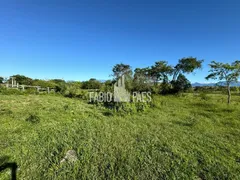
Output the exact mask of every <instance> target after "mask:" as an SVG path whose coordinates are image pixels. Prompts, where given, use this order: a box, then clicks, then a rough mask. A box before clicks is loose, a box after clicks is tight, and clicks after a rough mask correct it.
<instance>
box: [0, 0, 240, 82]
mask: <svg viewBox="0 0 240 180" xmlns="http://www.w3.org/2000/svg"><path fill="white" fill-rule="evenodd" d="M239 33H240V1H237V0H226V1H222V0H201V1H192V0H191V1H190V0H182V1H174V0H170V1H169V0H168V1H161V0H158V1H150V0H146V1H141V0H138V1H131V0H128V1H125V0H121V1H91V0H87V1H80V0H78V1H71V0H68V1H67V0H66V1H61V0H56V1H53V0H47V1H46V0H34V1H33V0H29V1H26V0H22V1H17V0H16V1H11V0H1V1H0V62H1V72H0V76H10V75H13V74H23V75H26V76H29V77H32V78H40V79H51V78H64V79H65V80H87V79H90V78H97V79H109V75H110V74H111V69H112V67H113V66H114V65H115V64H116V63H126V64H130V65H131V66H132V68H133V69H134V68H136V67H146V66H151V65H153V64H154V62H155V61H158V60H166V61H168V62H169V64H171V65H175V64H176V63H177V61H178V59H180V58H182V57H187V56H194V57H197V58H199V59H204V60H205V62H204V66H203V70H199V71H197V72H196V74H195V75H188V76H187V77H188V78H189V79H190V80H191V82H206V80H205V79H204V77H205V76H206V75H207V72H208V70H209V69H208V66H207V64H209V63H210V61H211V60H216V61H221V62H232V61H234V60H237V59H240V34H239Z"/></svg>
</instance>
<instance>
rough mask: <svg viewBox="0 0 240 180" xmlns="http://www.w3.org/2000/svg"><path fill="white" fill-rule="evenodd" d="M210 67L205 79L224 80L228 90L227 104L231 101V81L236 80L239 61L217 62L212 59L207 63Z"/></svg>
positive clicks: (239, 66)
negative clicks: (230, 62)
mask: <svg viewBox="0 0 240 180" xmlns="http://www.w3.org/2000/svg"><path fill="white" fill-rule="evenodd" d="M209 66H210V67H211V69H210V71H209V72H210V74H209V75H208V76H207V77H206V79H207V80H208V79H219V80H220V81H222V80H224V81H226V87H227V91H228V104H230V102H231V88H230V85H231V83H232V82H237V81H238V78H239V76H240V61H235V62H233V63H232V64H229V63H219V62H215V61H212V62H211V64H209Z"/></svg>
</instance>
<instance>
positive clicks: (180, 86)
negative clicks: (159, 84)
mask: <svg viewBox="0 0 240 180" xmlns="http://www.w3.org/2000/svg"><path fill="white" fill-rule="evenodd" d="M172 86H173V92H174V93H178V92H181V91H186V90H188V89H190V88H191V87H192V85H191V83H190V81H189V80H188V79H187V78H186V77H185V76H184V75H183V74H179V75H178V78H177V80H176V81H172Z"/></svg>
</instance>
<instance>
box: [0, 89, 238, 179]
mask: <svg viewBox="0 0 240 180" xmlns="http://www.w3.org/2000/svg"><path fill="white" fill-rule="evenodd" d="M204 99H205V100H204ZM206 99H207V100H206ZM153 100H154V108H151V109H148V110H147V111H145V112H142V113H135V114H132V115H125V116H120V115H118V114H116V113H112V114H111V113H110V114H106V113H104V112H105V109H104V108H103V107H99V106H95V105H90V104H87V103H86V102H84V101H81V100H78V99H70V98H64V97H62V96H53V95H0V164H1V163H4V162H5V161H8V162H9V161H11V162H16V163H17V165H18V167H19V168H18V171H17V176H18V178H19V179H96V178H99V179H240V152H239V150H240V136H239V134H240V118H239V117H240V111H239V105H240V97H238V96H234V97H233V101H232V104H231V105H230V106H228V105H227V104H226V97H225V96H223V95H209V96H208V97H207V98H206V97H205V98H203V97H201V96H197V95H196V96H193V95H192V94H186V95H184V96H181V97H176V96H156V97H154V98H153ZM70 149H72V150H75V151H76V152H77V156H78V161H77V162H75V163H64V164H60V161H61V159H62V158H63V157H64V156H65V153H66V152H67V151H68V150H70ZM8 178H9V172H8V171H4V172H2V173H0V179H8Z"/></svg>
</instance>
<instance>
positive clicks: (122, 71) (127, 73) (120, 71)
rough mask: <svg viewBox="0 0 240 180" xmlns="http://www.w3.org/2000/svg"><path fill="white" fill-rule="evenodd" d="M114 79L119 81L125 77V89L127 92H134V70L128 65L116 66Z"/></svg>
mask: <svg viewBox="0 0 240 180" xmlns="http://www.w3.org/2000/svg"><path fill="white" fill-rule="evenodd" d="M112 71H113V77H114V80H115V81H116V80H118V79H119V78H120V77H121V76H122V75H124V78H125V87H126V89H127V90H129V91H131V90H132V83H133V78H132V74H133V73H132V68H131V66H130V65H127V64H123V63H121V64H116V65H115V66H114V67H113V69H112Z"/></svg>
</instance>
